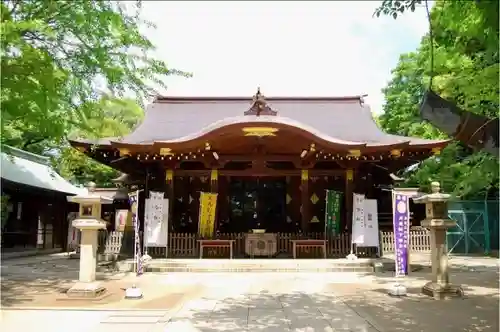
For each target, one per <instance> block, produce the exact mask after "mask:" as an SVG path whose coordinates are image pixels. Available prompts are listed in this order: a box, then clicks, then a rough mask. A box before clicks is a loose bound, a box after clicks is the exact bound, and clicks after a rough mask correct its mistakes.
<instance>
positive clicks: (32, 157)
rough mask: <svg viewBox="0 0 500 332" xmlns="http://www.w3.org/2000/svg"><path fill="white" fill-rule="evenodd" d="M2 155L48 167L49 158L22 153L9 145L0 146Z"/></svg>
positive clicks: (26, 152)
mask: <svg viewBox="0 0 500 332" xmlns="http://www.w3.org/2000/svg"><path fill="white" fill-rule="evenodd" d="M2 153H6V154H9V155H11V156H15V157H18V158H21V159H25V160H29V161H32V162H35V163H38V164H42V165H46V166H48V165H49V157H45V156H41V155H39V154H35V153H32V152H28V151H24V150H21V149H18V148H15V147H13V146H10V145H5V144H4V145H2Z"/></svg>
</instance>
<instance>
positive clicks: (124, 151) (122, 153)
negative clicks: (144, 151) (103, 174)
mask: <svg viewBox="0 0 500 332" xmlns="http://www.w3.org/2000/svg"><path fill="white" fill-rule="evenodd" d="M118 152H120V157H123V156H130V150H129V149H125V148H121V149H118Z"/></svg>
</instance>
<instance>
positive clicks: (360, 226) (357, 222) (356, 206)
mask: <svg viewBox="0 0 500 332" xmlns="http://www.w3.org/2000/svg"><path fill="white" fill-rule="evenodd" d="M352 196H353V199H352V237H351V243H356V244H364V243H365V232H364V230H365V195H360V194H353V195H352Z"/></svg>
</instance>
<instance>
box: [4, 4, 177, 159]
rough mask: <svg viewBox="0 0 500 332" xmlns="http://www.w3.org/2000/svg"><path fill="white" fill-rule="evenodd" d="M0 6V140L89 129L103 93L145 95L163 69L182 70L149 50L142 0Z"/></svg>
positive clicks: (39, 138) (27, 144)
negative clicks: (135, 0)
mask: <svg viewBox="0 0 500 332" xmlns="http://www.w3.org/2000/svg"><path fill="white" fill-rule="evenodd" d="M125 5H126V6H127V7H126V8H125V7H124V6H125ZM0 9H1V13H0V16H1V25H2V33H1V39H0V42H1V51H0V52H1V53H0V57H1V60H0V62H1V99H0V101H1V104H2V134H1V143H5V144H11V145H15V146H20V147H21V148H24V149H28V150H32V151H33V150H34V151H33V152H39V151H37V150H39V149H41V147H33V148H32V147H31V146H34V145H36V144H38V143H40V142H45V141H53V142H54V141H55V142H57V143H60V142H61V141H62V140H63V139H64V138H65V137H66V136H67V135H68V134H69V133H70V132H72V131H73V130H74V129H75V128H78V129H83V130H85V131H86V132H92V131H93V128H92V125H91V124H90V123H89V119H93V118H103V117H104V116H103V114H99V112H101V111H103V109H102V108H101V107H100V105H99V100H100V98H101V97H102V95H103V94H110V95H113V96H115V97H123V96H124V95H126V94H127V93H132V94H135V95H136V97H137V100H138V101H143V100H145V99H146V98H147V97H148V96H150V95H151V94H153V93H155V87H158V88H162V87H165V84H164V79H165V77H166V76H167V75H172V74H180V75H187V74H186V73H184V72H181V71H178V70H172V69H169V68H168V67H167V64H166V62H164V61H162V60H158V59H155V58H153V57H152V56H151V53H152V51H153V50H154V49H155V47H154V45H153V44H152V43H151V41H150V40H148V39H147V38H146V37H145V36H144V35H143V34H141V32H140V30H139V28H140V26H141V25H147V24H149V23H148V22H144V21H142V20H141V19H140V16H139V9H140V2H117V1H109V0H96V1H81V0H76V1H55V0H24V1H18V0H16V1H7V0H2V2H1V7H0ZM149 25H150V24H149ZM95 134H96V135H97V132H96V133H95Z"/></svg>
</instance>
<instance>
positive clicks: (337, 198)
mask: <svg viewBox="0 0 500 332" xmlns="http://www.w3.org/2000/svg"><path fill="white" fill-rule="evenodd" d="M341 198H342V193H339V192H337V191H335V190H329V189H327V190H326V208H325V221H326V232H327V233H328V234H333V235H338V234H340V202H341Z"/></svg>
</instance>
